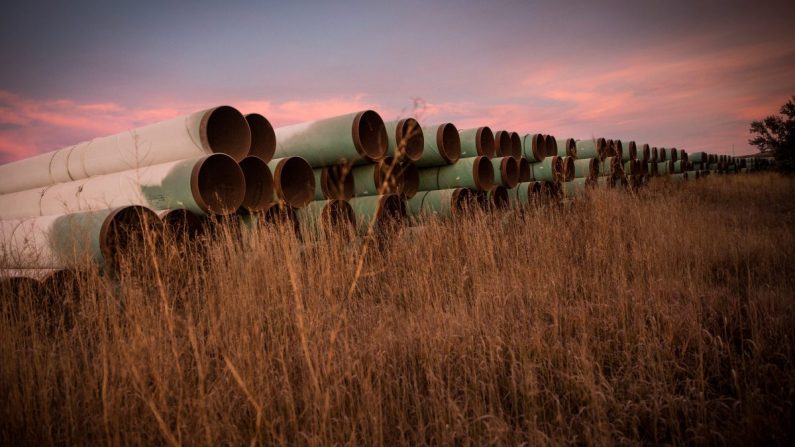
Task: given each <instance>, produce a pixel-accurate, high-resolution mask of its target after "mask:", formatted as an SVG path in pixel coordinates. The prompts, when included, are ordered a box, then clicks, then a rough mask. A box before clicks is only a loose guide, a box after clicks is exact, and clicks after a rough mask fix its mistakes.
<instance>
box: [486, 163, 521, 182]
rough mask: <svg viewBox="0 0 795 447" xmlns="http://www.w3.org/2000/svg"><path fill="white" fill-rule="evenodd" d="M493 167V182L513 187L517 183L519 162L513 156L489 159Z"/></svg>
mask: <svg viewBox="0 0 795 447" xmlns="http://www.w3.org/2000/svg"><path fill="white" fill-rule="evenodd" d="M491 166H492V167H493V168H494V184H496V185H501V186H505V187H506V188H513V187H514V186H516V184H517V183H519V162H518V161H517V160H516V159H515V158H514V157H499V158H492V159H491Z"/></svg>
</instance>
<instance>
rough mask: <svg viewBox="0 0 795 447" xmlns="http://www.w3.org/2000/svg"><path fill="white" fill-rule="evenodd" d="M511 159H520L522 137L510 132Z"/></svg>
mask: <svg viewBox="0 0 795 447" xmlns="http://www.w3.org/2000/svg"><path fill="white" fill-rule="evenodd" d="M511 157H513V158H522V137H520V136H519V134H518V133H516V132H511Z"/></svg>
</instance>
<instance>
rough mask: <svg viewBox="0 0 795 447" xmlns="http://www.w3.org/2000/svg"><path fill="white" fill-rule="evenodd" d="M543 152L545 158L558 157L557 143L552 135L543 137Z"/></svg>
mask: <svg viewBox="0 0 795 447" xmlns="http://www.w3.org/2000/svg"><path fill="white" fill-rule="evenodd" d="M544 150H546V154H547V156H552V155H558V142H557V140H555V137H553V136H552V135H544Z"/></svg>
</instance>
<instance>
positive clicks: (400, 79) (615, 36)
mask: <svg viewBox="0 0 795 447" xmlns="http://www.w3.org/2000/svg"><path fill="white" fill-rule="evenodd" d="M793 23H795V1H791V0H790V1H755V2H754V1H742V2H741V1H733V0H724V1H706V0H691V1H687V2H677V1H641V0H634V1H633V0H602V1H566V0H558V1H488V2H486V1H453V0H445V1H437V2H433V1H424V2H423V1H413V0H408V1H403V0H401V1H397V0H393V1H390V2H382V1H376V0H373V1H356V2H354V1H339V2H331V1H324V2H303V1H280V2H268V1H245V2H234V1H229V2H202V1H193V2H184V3H183V2H147V1H136V2H107V1H70V2H52V1H49V2H37V1H29V2H24V4H23V2H15V4H14V5H5V6H4V10H3V14H2V15H0V60H2V61H3V64H2V65H1V66H0V162H7V161H12V160H16V159H19V158H23V157H27V156H31V155H35V154H37V153H41V152H46V151H50V150H54V149H58V148H60V147H63V146H68V145H71V144H74V143H78V142H80V141H85V140H89V139H91V138H94V137H98V136H103V135H110V134H114V133H118V132H123V131H125V130H127V129H131V128H135V127H139V126H142V125H145V124H148V123H152V122H156V121H160V120H164V119H168V118H171V117H174V116H179V115H182V114H187V113H190V112H193V111H197V110H201V109H204V108H208V107H212V106H216V105H221V104H228V105H232V106H234V107H237V108H238V109H239V110H241V111H242V112H244V113H250V112H258V113H262V114H263V115H265V116H266V117H268V119H269V120H270V121H271V122H272V123H273V124H274V126H276V127H279V126H283V125H288V124H292V123H296V122H301V121H307V120H314V119H318V118H322V117H325V116H333V115H338V114H343V113H348V112H353V111H356V110H362V109H366V108H371V109H374V110H376V111H377V112H379V113H380V114H381V116H382V117H384V119H395V118H397V117H403V116H409V115H411V116H415V117H417V118H418V119H419V120H420V121H421V122H422V123H423V124H433V123H439V122H447V121H449V122H453V123H454V124H455V125H456V126H458V127H459V128H467V127H474V126H481V125H487V126H490V127H492V128H493V129H495V130H496V129H507V130H511V131H517V132H522V133H529V132H533V133H536V132H540V133H550V134H553V135H555V136H557V137H559V138H567V137H572V138H591V137H593V136H603V137H607V138H620V139H621V140H623V141H629V140H635V141H636V142H639V143H649V144H651V145H652V146H659V147H672V146H673V147H677V148H684V149H686V150H688V151H690V152H695V151H702V150H703V151H709V152H714V153H724V154H731V153H732V152H733V151H734V153H736V154H737V155H742V154H748V153H753V152H756V151H755V149H754V148H752V147H750V146H749V145H748V142H747V140H748V138H749V134H748V127H749V123H750V121H751V120H753V119H759V118H763V117H765V116H766V115H769V114H773V113H776V112H777V111H778V109H779V108H780V106H781V105H783V104H784V103H785V102H786V101H787V100H788V99H789V98H790V97H791V96H792V95H795V32H793V30H792V24H793Z"/></svg>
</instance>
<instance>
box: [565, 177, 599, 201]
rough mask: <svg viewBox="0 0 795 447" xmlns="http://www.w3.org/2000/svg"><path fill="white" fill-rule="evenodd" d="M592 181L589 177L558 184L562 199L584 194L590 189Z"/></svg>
mask: <svg viewBox="0 0 795 447" xmlns="http://www.w3.org/2000/svg"><path fill="white" fill-rule="evenodd" d="M592 183H593V180H591V179H590V178H589V177H578V178H575V179H573V180H569V181H567V182H563V183H561V184H560V190H561V193H562V194H563V197H564V198H567V199H571V198H574V197H576V196H578V195H581V194H583V193H585V191H587V190H588V188H589V187H591V185H592Z"/></svg>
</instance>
